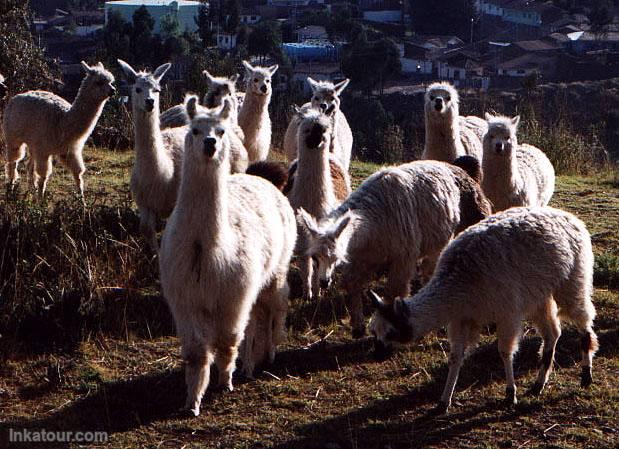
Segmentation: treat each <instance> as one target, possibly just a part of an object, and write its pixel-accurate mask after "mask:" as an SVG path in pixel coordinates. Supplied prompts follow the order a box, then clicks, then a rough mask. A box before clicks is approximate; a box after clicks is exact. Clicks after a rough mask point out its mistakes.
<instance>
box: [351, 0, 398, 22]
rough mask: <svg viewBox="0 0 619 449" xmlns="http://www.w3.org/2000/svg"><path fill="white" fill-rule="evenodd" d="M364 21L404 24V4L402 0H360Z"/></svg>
mask: <svg viewBox="0 0 619 449" xmlns="http://www.w3.org/2000/svg"><path fill="white" fill-rule="evenodd" d="M359 8H360V9H361V10H362V11H363V20H367V21H368V22H377V23H400V22H402V18H403V17H402V8H403V6H402V2H401V1H400V0H360V1H359Z"/></svg>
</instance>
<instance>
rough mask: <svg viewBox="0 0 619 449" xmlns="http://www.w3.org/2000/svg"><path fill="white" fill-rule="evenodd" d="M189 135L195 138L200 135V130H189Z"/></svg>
mask: <svg viewBox="0 0 619 449" xmlns="http://www.w3.org/2000/svg"><path fill="white" fill-rule="evenodd" d="M191 134H193V135H194V136H197V135H198V134H200V130H199V129H198V128H193V129H192V130H191Z"/></svg>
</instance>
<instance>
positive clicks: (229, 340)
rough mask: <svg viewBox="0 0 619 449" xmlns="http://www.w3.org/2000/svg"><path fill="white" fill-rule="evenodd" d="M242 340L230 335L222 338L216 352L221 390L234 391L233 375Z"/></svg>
mask: <svg viewBox="0 0 619 449" xmlns="http://www.w3.org/2000/svg"><path fill="white" fill-rule="evenodd" d="M239 343H240V338H239V337H237V336H235V335H228V336H226V337H224V338H220V339H219V340H218V342H217V348H216V350H215V365H217V370H218V371H219V384H218V387H219V388H224V389H227V390H228V391H232V390H233V389H234V388H233V386H232V373H233V372H234V367H235V362H236V356H237V355H238V352H239Z"/></svg>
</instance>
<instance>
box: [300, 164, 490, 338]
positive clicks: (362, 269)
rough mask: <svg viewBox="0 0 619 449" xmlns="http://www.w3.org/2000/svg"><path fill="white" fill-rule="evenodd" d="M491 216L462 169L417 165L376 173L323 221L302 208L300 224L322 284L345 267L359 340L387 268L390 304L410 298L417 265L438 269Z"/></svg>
mask: <svg viewBox="0 0 619 449" xmlns="http://www.w3.org/2000/svg"><path fill="white" fill-rule="evenodd" d="M489 213H490V205H489V204H488V202H487V200H486V199H485V197H484V195H483V192H482V191H481V187H480V186H479V184H477V182H475V181H474V180H473V179H472V178H471V177H470V176H468V175H467V173H466V172H465V171H464V170H462V169H461V168H459V167H456V166H454V165H451V164H446V163H444V162H438V161H417V162H411V163H408V164H404V165H400V166H398V167H389V168H384V169H382V170H380V171H378V172H376V173H374V174H373V175H372V176H370V177H369V178H368V179H366V180H365V181H364V182H363V183H362V184H361V185H360V186H359V188H358V189H357V190H355V191H354V192H353V193H352V194H351V195H350V196H349V197H348V198H347V199H346V201H344V202H343V203H342V204H341V205H340V206H339V207H338V208H337V209H335V210H334V211H332V212H331V213H330V214H329V215H328V216H327V217H325V218H324V219H322V220H320V221H319V222H317V221H316V220H315V219H314V218H313V217H312V216H311V215H309V214H308V213H306V212H305V211H303V210H302V209H301V210H299V213H298V214H297V218H298V220H299V223H300V224H301V225H302V226H303V227H304V228H305V231H306V232H307V233H308V239H309V243H308V249H307V252H306V254H307V255H308V256H310V257H313V258H315V259H316V260H317V264H318V271H319V276H320V281H321V283H324V284H325V285H328V284H329V283H330V281H331V277H332V274H333V270H334V268H335V267H337V266H338V265H342V278H341V287H342V288H343V289H344V291H345V292H346V293H347V295H348V296H349V299H350V318H351V327H352V332H353V336H354V337H360V336H362V335H364V333H365V323H364V320H363V309H362V301H361V300H362V295H363V291H364V289H365V287H366V285H367V284H368V283H369V282H370V281H371V280H372V279H374V278H375V277H376V276H377V275H378V274H379V273H381V272H382V271H384V270H386V271H387V279H388V281H387V296H388V298H389V299H393V298H395V297H397V296H400V297H404V296H406V295H408V293H409V292H410V283H411V280H412V279H413V278H414V277H415V275H416V271H417V263H418V261H419V260H422V259H429V261H430V265H432V267H433V263H432V261H434V260H436V259H437V258H438V254H439V253H440V251H441V250H442V249H443V247H444V246H445V245H446V244H447V242H449V240H450V239H451V238H452V237H453V236H454V235H455V234H457V233H458V232H460V231H461V230H462V229H463V228H465V227H466V226H469V225H470V224H473V223H475V222H477V221H479V220H480V219H482V218H485V217H486V216H488V214H489ZM428 271H431V269H430V270H428Z"/></svg>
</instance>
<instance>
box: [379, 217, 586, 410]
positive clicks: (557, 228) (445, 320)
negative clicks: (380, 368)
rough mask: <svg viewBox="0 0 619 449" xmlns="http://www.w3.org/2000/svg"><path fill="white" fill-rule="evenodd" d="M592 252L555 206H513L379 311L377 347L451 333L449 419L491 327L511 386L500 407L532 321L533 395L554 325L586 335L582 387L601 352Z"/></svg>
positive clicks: (548, 357)
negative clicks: (468, 363) (536, 340)
mask: <svg viewBox="0 0 619 449" xmlns="http://www.w3.org/2000/svg"><path fill="white" fill-rule="evenodd" d="M592 293H593V252H592V250H591V238H590V236H589V232H587V229H586V227H585V225H584V224H583V223H582V222H581V221H580V220H579V219H578V218H576V217H575V216H574V215H572V214H570V213H568V212H564V211H561V210H558V209H553V208H551V207H531V208H512V209H508V210H506V211H504V212H501V213H498V214H496V215H493V216H491V217H490V218H488V219H486V220H484V221H482V222H480V223H479V224H477V225H475V226H471V227H470V228H468V229H467V230H466V231H464V232H462V233H461V234H460V235H459V236H458V237H456V239H455V240H454V241H452V242H451V243H450V244H449V245H448V246H447V248H446V249H445V250H444V251H443V253H442V254H441V257H440V259H439V261H438V265H437V267H436V271H435V273H434V276H433V277H432V279H431V280H430V282H429V283H428V284H427V285H426V286H425V287H423V288H422V289H421V290H420V291H419V292H418V293H417V294H416V295H415V296H413V297H412V298H408V299H405V300H400V299H398V300H396V301H395V302H394V303H392V304H390V305H385V304H383V303H382V301H381V300H380V298H375V305H376V306H377V307H378V310H377V312H376V313H375V314H374V316H373V318H372V320H371V323H370V330H371V331H372V333H373V334H374V335H375V337H376V339H377V341H378V342H380V343H382V344H384V343H390V342H400V343H406V342H412V341H417V340H419V339H421V338H422V337H423V336H424V335H426V334H428V333H430V332H431V331H433V330H436V329H440V328H442V327H443V326H447V335H448V336H449V343H450V354H449V374H448V375H447V382H446V384H445V389H444V390H443V394H442V396H441V400H440V402H439V405H438V411H440V412H446V411H447V409H448V408H449V406H450V404H451V398H452V395H453V391H454V388H455V385H456V381H457V379H458V373H459V372H460V368H461V366H462V363H463V360H464V356H465V354H466V351H467V349H468V348H471V347H472V346H474V345H475V344H476V343H477V341H478V340H479V335H480V331H481V330H482V329H486V326H487V325H488V324H490V323H496V332H497V337H498V348H499V353H500V354H501V358H502V359H503V364H504V366H505V375H506V380H507V388H506V401H507V403H508V404H515V403H516V401H517V399H516V384H515V381H514V370H513V358H514V353H515V352H516V351H517V349H518V344H519V340H520V338H521V336H522V322H523V321H524V320H532V321H533V323H534V324H535V326H536V328H537V330H538V332H539V333H540V335H541V336H542V341H543V343H542V347H541V351H540V352H541V354H542V357H541V359H542V360H541V362H542V363H541V366H540V370H539V374H538V376H537V379H536V381H535V384H534V385H533V387H532V389H531V392H532V393H533V394H540V393H541V392H542V390H543V389H544V386H545V385H546V382H547V381H548V376H549V373H550V370H551V368H552V363H553V359H554V353H555V346H556V344H557V340H558V339H559V336H560V335H561V323H560V319H566V320H568V321H571V322H572V323H573V324H574V325H576V327H578V328H579V329H580V330H581V332H582V339H581V345H582V347H581V350H582V359H581V366H582V372H581V385H582V386H584V387H586V386H589V385H590V384H591V382H592V377H591V362H592V359H593V354H594V353H595V351H596V349H597V337H596V335H595V333H594V332H593V320H594V318H595V308H594V306H593V303H592V302H591V295H592Z"/></svg>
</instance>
